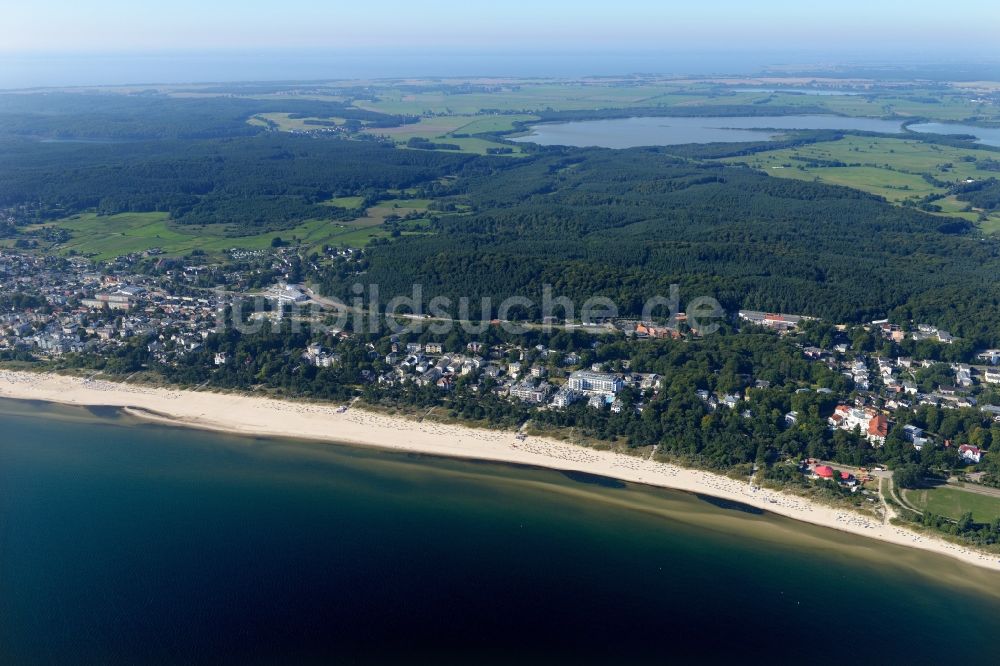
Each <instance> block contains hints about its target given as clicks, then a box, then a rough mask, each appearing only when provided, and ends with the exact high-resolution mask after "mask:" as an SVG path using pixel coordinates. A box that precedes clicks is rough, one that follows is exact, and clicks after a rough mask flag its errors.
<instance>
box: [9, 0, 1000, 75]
mask: <svg viewBox="0 0 1000 666" xmlns="http://www.w3.org/2000/svg"><path fill="white" fill-rule="evenodd" d="M2 19H3V20H2V22H0V62H2V63H3V64H2V66H0V88H7V89H10V88H28V87H57V86H77V85H125V84H144V83H149V84H151V83H164V84H170V83H174V84H175V83H203V82H222V81H254V80H315V79H333V78H397V77H420V76H433V77H458V76H483V75H485V76H586V75H597V76H602V75H616V74H628V73H637V72H642V73H656V74H710V73H719V74H750V73H755V72H757V71H759V70H761V69H763V68H766V67H769V66H779V65H802V66H825V65H830V64H859V63H864V64H875V63H878V64H886V65H891V64H916V63H918V64H931V63H938V64H945V63H957V62H965V63H969V62H1000V46H998V44H997V41H996V39H995V38H994V35H993V33H994V31H995V26H996V25H998V24H1000V5H996V4H993V3H987V2H984V1H982V0H956V1H955V2H952V3H949V5H948V6H947V7H942V6H941V5H940V4H938V3H931V2H928V1H926V0H917V1H912V2H897V1H895V0H893V1H890V2H879V3H872V2H865V1H862V0H844V1H842V2H839V3H836V4H832V3H826V4H822V5H817V4H804V3H798V2H788V1H786V0H762V1H761V2H754V3H746V2H737V1H736V0H717V1H716V2H713V3H706V4H704V5H697V6H691V5H690V3H684V4H679V3H670V2H667V3H663V2H648V1H644V0H620V1H619V2H616V3H614V4H609V3H606V2H595V1H593V0H579V1H577V2H569V1H568V0H553V1H551V2H547V3H531V2H527V1H526V0H510V1H509V2H505V3H492V4H483V3H472V4H470V3H459V2H455V1H453V0H441V1H437V2H428V3H424V4H422V5H419V6H417V5H413V4H411V3H404V2H401V1H400V0H383V1H382V2H379V3H375V4H374V5H364V6H358V5H356V4H346V3H339V2H332V3H328V2H319V1H318V0H286V1H285V2H282V3H280V4H275V3H265V2H258V1H255V0H247V1H244V2H236V1H235V0H219V1H218V2H214V3H210V4H205V3H197V2H194V0H178V1H177V2H173V3H171V4H170V5H169V6H158V7H149V6H144V5H140V4H136V3H130V2H124V1H123V0H103V1H101V2H96V3H88V5H87V6H85V7H84V6H81V5H79V4H78V3H73V2H69V0H42V1H41V2H38V3H34V4H31V5H16V6H9V7H7V8H5V9H4V10H3V12H2Z"/></svg>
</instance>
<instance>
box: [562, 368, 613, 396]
mask: <svg viewBox="0 0 1000 666" xmlns="http://www.w3.org/2000/svg"><path fill="white" fill-rule="evenodd" d="M566 386H568V387H569V388H571V389H573V390H574V391H581V392H583V393H618V392H619V391H621V390H622V380H621V377H618V376H617V375H612V374H610V373H607V372H591V371H590V370H577V371H576V372H574V373H572V374H571V375H570V376H569V380H568V381H567V382H566Z"/></svg>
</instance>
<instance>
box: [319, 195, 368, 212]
mask: <svg viewBox="0 0 1000 666" xmlns="http://www.w3.org/2000/svg"><path fill="white" fill-rule="evenodd" d="M321 205H323V206H336V207H337V208H346V209H347V210H354V209H355V208H361V207H362V206H363V205H365V198H364V197H334V198H333V199H330V200H329V201H324V202H322V204H321Z"/></svg>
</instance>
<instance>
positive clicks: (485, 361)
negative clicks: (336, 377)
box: [378, 340, 660, 412]
mask: <svg viewBox="0 0 1000 666" xmlns="http://www.w3.org/2000/svg"><path fill="white" fill-rule="evenodd" d="M554 355H558V356H554ZM528 358H530V359H531V361H530V362H529V361H528V360H526V359H528ZM384 361H385V364H386V365H387V366H389V369H388V370H386V371H385V372H383V373H382V374H381V375H380V376H379V377H378V382H379V383H381V384H383V385H390V386H392V385H401V384H407V383H411V382H412V383H414V384H416V385H417V386H437V387H438V388H439V389H442V390H445V391H448V390H451V389H453V388H454V387H455V386H456V383H457V382H459V381H465V382H467V383H469V384H470V385H471V387H472V389H473V390H474V391H487V390H489V391H492V392H494V393H495V394H497V395H499V396H503V397H507V398H510V399H512V400H517V401H520V402H524V403H527V404H529V405H533V406H538V407H547V408H552V409H562V408H565V407H568V406H570V405H572V404H574V403H577V402H580V401H583V400H586V401H587V404H588V405H589V406H590V407H593V408H596V409H604V408H608V409H610V410H611V411H613V412H620V411H622V410H623V409H624V408H625V407H626V405H625V403H624V402H623V401H622V400H621V399H620V394H621V392H622V389H623V388H625V387H633V388H635V389H636V390H637V395H641V394H642V393H644V392H645V391H647V390H651V391H656V390H658V388H659V385H660V377H659V376H658V375H655V374H649V373H647V374H637V373H631V372H617V373H615V372H605V371H603V369H602V368H601V366H600V365H599V364H595V365H594V366H592V367H591V368H590V369H573V366H576V365H578V364H579V363H580V357H579V355H578V354H576V353H572V352H570V353H566V354H560V353H559V352H556V351H554V350H549V349H547V348H545V347H544V346H542V345H538V346H536V347H534V348H531V349H524V348H521V347H518V346H515V345H509V344H503V345H495V346H491V347H487V346H485V345H484V344H483V343H480V342H470V343H469V344H468V345H467V346H466V348H465V349H464V350H459V351H452V350H447V349H445V347H444V345H442V344H440V343H424V344H420V343H413V342H411V343H405V344H404V343H402V342H399V341H398V340H394V341H393V342H392V350H391V351H390V352H389V353H388V354H386V356H385V358H384ZM553 367H555V370H552V368H553ZM631 406H632V407H634V408H637V409H638V408H641V406H642V405H641V399H638V400H637V402H636V404H634V405H631Z"/></svg>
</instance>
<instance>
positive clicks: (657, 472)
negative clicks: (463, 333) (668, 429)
mask: <svg viewBox="0 0 1000 666" xmlns="http://www.w3.org/2000/svg"><path fill="white" fill-rule="evenodd" d="M0 397H4V398H15V399H24V400H44V401H49V402H56V403H62V404H67V405H81V406H112V407H123V408H129V410H128V411H130V413H132V414H135V415H137V416H141V417H143V418H148V419H152V420H164V421H169V422H170V423H173V424H177V425H185V426H191V427H197V428H204V429H210V430H218V431H224V432H229V433H238V434H247V435H264V436H277V437H290V438H306V439H317V440H324V441H329V442H341V443H345V444H355V445H362V446H374V447H380V448H385V449H395V450H402V451H413V452H419V453H427V454H434V455H441V456H451V457H459V458H475V459H480V460H495V461H503V462H510V463H519V464H525V465H536V466H539V467H548V468H551V469H558V470H567V471H578V472H587V473H590V474H597V475H601V476H607V477H613V478H616V479H621V480H623V481H632V482H637V483H644V484H648V485H651V486H659V487H663V488H674V489H677V490H685V491H689V492H695V493H701V494H704V495H711V496H715V497H720V498H724V499H727V500H733V501H737V502H742V503H744V504H748V505H750V506H754V507H757V508H760V509H764V510H766V511H770V512H773V513H776V514H779V515H782V516H787V517H789V518H794V519H796V520H802V521H805V522H809V523H813V524H816V525H821V526H824V527H830V528H834V529H838V530H841V531H844V532H849V533H852V534H859V535H862V536H866V537H870V538H874V539H880V540H882V541H886V542H889V543H894V544H898V545H902V546H908V547H912V548H919V549H923V550H928V551H932V552H935V553H939V554H942V555H946V556H949V557H953V558H956V559H958V560H962V561H963V562H967V563H969V564H974V565H977V566H981V567H986V568H989V569H994V570H997V571H1000V559H998V558H997V556H995V555H988V554H984V553H981V552H978V551H975V550H972V549H970V548H963V547H961V546H957V545H955V544H952V543H949V542H947V541H944V540H943V539H938V538H934V537H929V536H926V535H922V534H918V533H916V532H914V531H911V530H907V529H904V528H901V527H897V526H894V525H890V524H883V523H882V522H880V521H878V520H875V519H872V518H869V517H867V516H863V515H861V514H858V513H854V512H852V511H846V510H838V509H835V508H831V507H828V506H824V505H822V504H819V503H816V502H811V501H809V500H806V499H803V498H800V497H796V496H792V495H788V494H784V493H780V492H776V491H773V490H767V489H763V488H755V487H751V486H750V485H749V484H748V483H746V482H741V481H736V480H733V479H730V478H728V477H725V476H721V475H718V474H712V473H709V472H702V471H697V470H692V469H686V468H683V467H678V466H675V465H669V464H665V463H661V462H655V461H652V460H648V459H644V458H637V457H635V456H630V455H625V454H616V453H612V452H609V451H595V450H592V449H589V448H584V447H582V446H576V445H573V444H567V443H563V442H558V441H555V440H550V439H545V438H539V437H528V438H527V439H526V440H525V441H518V440H517V439H516V437H515V433H513V432H510V431H500V430H482V429H474V428H467V427H463V426H457V425H441V424H436V423H430V422H416V421H411V420H408V419H404V418H400V417H391V416H384V415H380V414H374V413H372V412H367V411H364V410H361V409H358V408H351V409H348V410H347V411H346V412H341V413H338V412H337V407H336V406H328V405H317V404H309V403H297V402H286V401H281V400H272V399H269V398H260V397H253V396H246V395H237V394H220V393H208V392H195V391H180V390H170V389H161V388H151V387H145V386H132V385H128V384H120V383H115V382H107V381H100V380H86V379H82V378H76V377H65V376H61V375H54V374H33V373H26V372H10V371H0ZM144 410H148V411H144ZM148 412H155V413H156V414H150V413H148Z"/></svg>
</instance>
